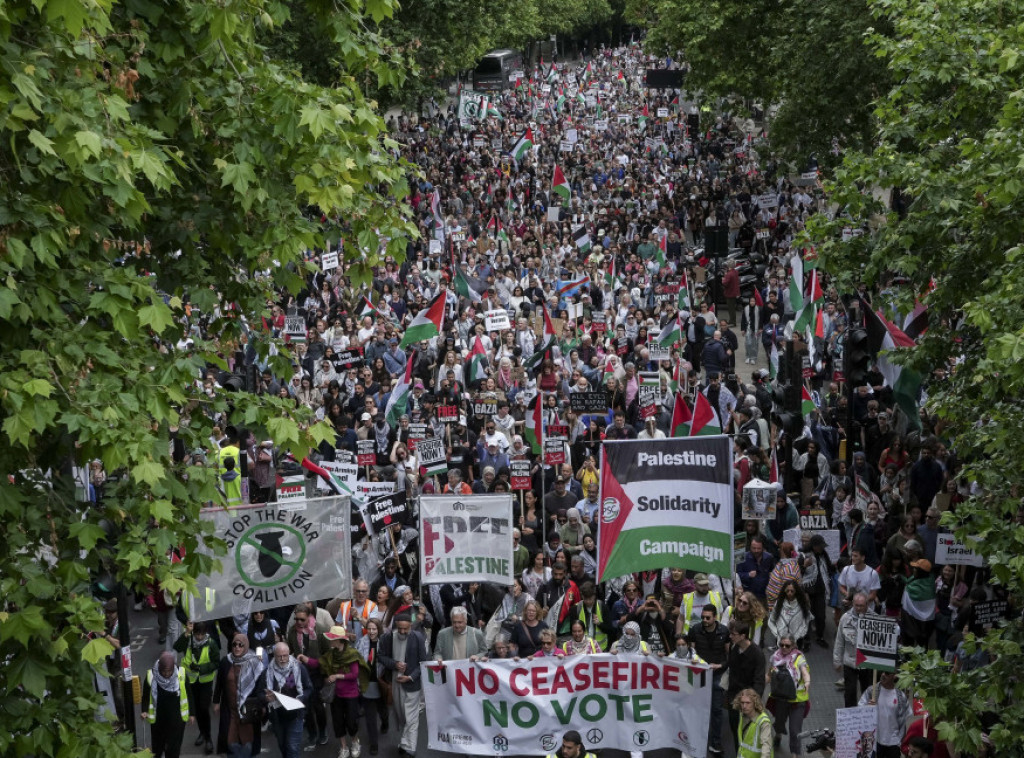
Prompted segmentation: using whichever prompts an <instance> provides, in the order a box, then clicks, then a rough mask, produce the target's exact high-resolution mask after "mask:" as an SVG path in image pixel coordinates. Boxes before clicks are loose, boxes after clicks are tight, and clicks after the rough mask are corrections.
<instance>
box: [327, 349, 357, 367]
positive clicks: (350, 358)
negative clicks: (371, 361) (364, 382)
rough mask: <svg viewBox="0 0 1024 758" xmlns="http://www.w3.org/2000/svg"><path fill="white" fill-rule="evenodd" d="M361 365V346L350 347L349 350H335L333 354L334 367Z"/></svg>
mask: <svg viewBox="0 0 1024 758" xmlns="http://www.w3.org/2000/svg"><path fill="white" fill-rule="evenodd" d="M362 365H363V349H362V348H361V347H357V348H351V349H349V350H341V351H340V352H339V351H335V354H334V367H335V368H352V367H354V366H362Z"/></svg>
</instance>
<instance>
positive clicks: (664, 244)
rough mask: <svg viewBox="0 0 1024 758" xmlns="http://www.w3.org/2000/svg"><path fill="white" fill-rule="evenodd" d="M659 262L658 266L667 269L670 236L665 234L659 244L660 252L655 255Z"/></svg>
mask: <svg viewBox="0 0 1024 758" xmlns="http://www.w3.org/2000/svg"><path fill="white" fill-rule="evenodd" d="M654 257H655V258H657V260H658V265H660V266H661V267H663V268H664V267H665V266H667V265H668V235H667V234H664V235H662V237H661V240H659V242H658V252H657V253H655V255H654Z"/></svg>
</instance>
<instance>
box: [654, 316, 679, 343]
mask: <svg viewBox="0 0 1024 758" xmlns="http://www.w3.org/2000/svg"><path fill="white" fill-rule="evenodd" d="M682 341H683V328H682V326H681V325H680V324H679V316H676V317H675V318H674V319H672V320H671V321H670V322H669V323H667V324H665V328H664V329H662V330H661V334H659V335H658V345H660V346H661V347H664V348H668V349H669V350H671V349H672V348H673V347H675V346H676V345H677V344H678V343H680V342H682Z"/></svg>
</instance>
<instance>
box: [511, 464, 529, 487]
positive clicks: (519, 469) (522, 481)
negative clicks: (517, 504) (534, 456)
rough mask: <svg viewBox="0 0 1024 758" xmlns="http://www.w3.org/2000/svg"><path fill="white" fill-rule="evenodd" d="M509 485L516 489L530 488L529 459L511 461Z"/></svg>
mask: <svg viewBox="0 0 1024 758" xmlns="http://www.w3.org/2000/svg"><path fill="white" fill-rule="evenodd" d="M508 465H509V486H510V487H511V489H513V490H515V491H517V492H518V491H521V490H528V489H530V462H529V461H527V460H522V459H519V460H514V461H509V464H508Z"/></svg>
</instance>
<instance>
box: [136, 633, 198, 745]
mask: <svg viewBox="0 0 1024 758" xmlns="http://www.w3.org/2000/svg"><path fill="white" fill-rule="evenodd" d="M151 700H152V702H150V701H151ZM142 718H143V720H145V721H148V722H149V723H150V727H151V730H152V732H153V756H154V758H163V757H164V756H166V758H178V755H179V754H180V752H181V739H182V737H184V736H185V722H188V723H189V724H191V723H193V722H195V720H196V719H195V716H190V715H189V701H188V695H187V694H186V692H185V670H184V669H183V668H178V666H177V665H175V659H174V653H172V652H170V651H165V652H163V653H161V654H160V657H159V658H157V661H156V663H154V664H153V668H152V669H150V670H149V671H148V672H147V673H146V681H145V683H144V684H143V686H142Z"/></svg>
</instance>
